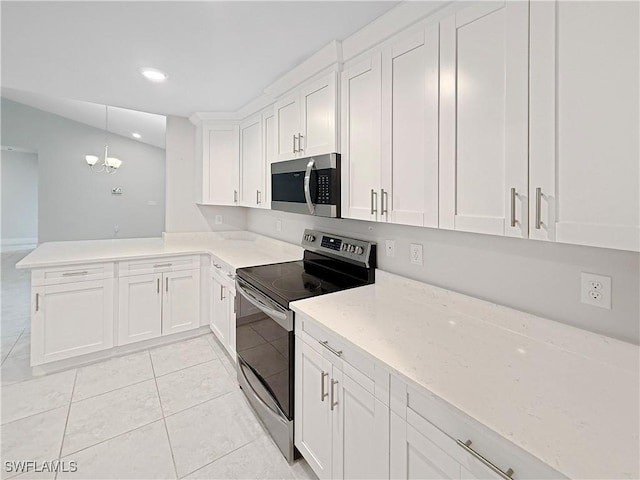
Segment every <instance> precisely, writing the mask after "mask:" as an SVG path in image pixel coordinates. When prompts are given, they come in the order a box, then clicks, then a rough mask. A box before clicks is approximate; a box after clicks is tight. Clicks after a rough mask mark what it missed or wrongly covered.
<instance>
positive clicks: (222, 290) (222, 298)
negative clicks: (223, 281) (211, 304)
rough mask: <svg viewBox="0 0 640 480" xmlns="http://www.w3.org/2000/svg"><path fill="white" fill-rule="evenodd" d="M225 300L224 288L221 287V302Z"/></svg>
mask: <svg viewBox="0 0 640 480" xmlns="http://www.w3.org/2000/svg"><path fill="white" fill-rule="evenodd" d="M222 300H224V286H223V285H220V301H222Z"/></svg>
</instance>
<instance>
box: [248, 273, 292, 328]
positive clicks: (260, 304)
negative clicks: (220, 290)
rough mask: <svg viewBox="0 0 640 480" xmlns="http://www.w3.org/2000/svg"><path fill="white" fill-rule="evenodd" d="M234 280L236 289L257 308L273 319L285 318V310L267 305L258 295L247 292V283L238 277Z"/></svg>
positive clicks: (283, 319)
mask: <svg viewBox="0 0 640 480" xmlns="http://www.w3.org/2000/svg"><path fill="white" fill-rule="evenodd" d="M236 282H237V285H236V290H238V291H239V292H240V293H241V294H242V296H243V297H244V298H246V299H247V300H248V301H249V303H251V304H252V305H253V306H254V307H256V308H259V309H260V310H262V311H263V312H264V313H266V314H267V315H269V316H271V317H273V318H275V319H278V320H281V321H283V322H284V321H286V320H287V314H286V313H285V312H282V311H280V310H276V309H275V308H273V307H272V306H269V305H267V304H266V303H264V302H263V301H261V300H260V299H259V298H258V297H256V296H255V295H253V294H252V293H251V292H249V290H248V285H247V284H246V283H244V282H243V281H242V280H240V279H239V278H236Z"/></svg>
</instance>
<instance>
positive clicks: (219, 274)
mask: <svg viewBox="0 0 640 480" xmlns="http://www.w3.org/2000/svg"><path fill="white" fill-rule="evenodd" d="M210 270H211V277H212V278H215V279H216V281H217V282H218V283H220V284H222V285H224V286H225V287H227V288H228V289H229V290H231V291H232V292H233V293H234V294H235V291H236V276H235V273H233V271H229V270H226V269H225V268H224V267H223V266H222V265H221V264H219V263H216V264H212V265H211V267H210Z"/></svg>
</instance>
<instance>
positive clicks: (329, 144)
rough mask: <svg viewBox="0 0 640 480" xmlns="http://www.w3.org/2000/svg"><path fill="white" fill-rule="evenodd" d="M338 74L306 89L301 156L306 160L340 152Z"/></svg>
mask: <svg viewBox="0 0 640 480" xmlns="http://www.w3.org/2000/svg"><path fill="white" fill-rule="evenodd" d="M337 75H338V74H337V73H336V72H333V73H331V74H329V75H327V76H326V77H325V78H323V79H321V80H318V81H317V82H313V83H311V84H310V85H307V86H304V87H302V89H301V91H300V102H301V108H302V111H301V127H302V128H301V130H300V134H301V138H300V142H299V146H298V147H299V151H300V154H301V155H302V156H304V157H307V156H311V155H320V154H323V153H331V152H335V151H336V145H337V137H338V132H337V125H336V115H337V110H338V104H337V101H338V99H337V95H336V84H337Z"/></svg>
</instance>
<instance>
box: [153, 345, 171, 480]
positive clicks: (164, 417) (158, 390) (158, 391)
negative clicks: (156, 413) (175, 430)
mask: <svg viewBox="0 0 640 480" xmlns="http://www.w3.org/2000/svg"><path fill="white" fill-rule="evenodd" d="M147 353H148V354H149V361H150V362H151V370H152V371H153V381H154V382H155V385H156V394H157V395H158V402H159V403H160V413H161V414H162V423H163V424H164V433H165V434H166V435H167V442H168V443H169V451H170V452H171V461H172V463H173V471H174V473H175V474H176V478H178V467H177V466H176V457H175V455H174V454H173V446H172V445H171V437H170V436H169V428H168V427H167V417H166V416H165V414H164V408H163V406H162V398H161V397H160V389H159V388H158V377H156V369H155V367H154V366H153V358H152V357H151V351H150V350H147Z"/></svg>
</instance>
